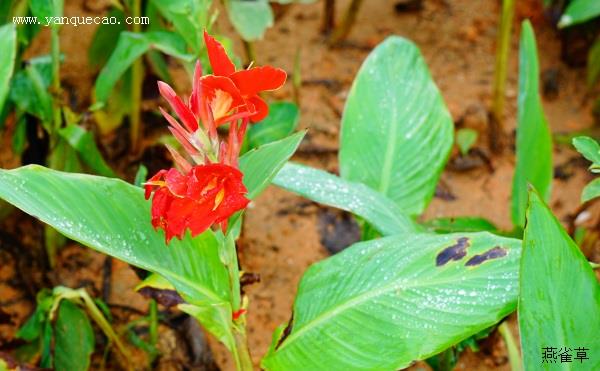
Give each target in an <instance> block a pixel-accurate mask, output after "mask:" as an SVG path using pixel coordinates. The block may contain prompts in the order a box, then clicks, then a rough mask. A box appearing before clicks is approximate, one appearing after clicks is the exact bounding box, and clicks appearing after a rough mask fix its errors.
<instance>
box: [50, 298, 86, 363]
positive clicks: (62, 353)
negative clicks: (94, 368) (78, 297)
mask: <svg viewBox="0 0 600 371" xmlns="http://www.w3.org/2000/svg"><path fill="white" fill-rule="evenodd" d="M94 343H95V341H94V330H93V329H92V324H91V323H90V320H89V318H88V316H87V314H86V313H85V311H84V310H83V309H81V308H79V307H78V306H77V305H75V304H73V303H72V302H71V301H69V300H62V301H61V303H60V307H59V309H58V317H57V318H56V323H55V324H54V368H55V369H56V370H57V371H84V370H87V369H88V368H89V366H90V356H91V355H92V353H93V352H94Z"/></svg>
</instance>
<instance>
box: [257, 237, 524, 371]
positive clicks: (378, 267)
mask: <svg viewBox="0 0 600 371" xmlns="http://www.w3.org/2000/svg"><path fill="white" fill-rule="evenodd" d="M520 244H521V243H520V241H518V240H515V239H509V238H504V237H499V236H495V235H492V234H489V233H486V232H480V233H468V234H446V235H432V234H415V233H411V234H401V235H397V236H390V237H385V238H381V239H377V240H372V241H368V242H362V243H358V244H355V245H353V246H351V247H349V248H348V249H346V250H344V251H342V252H341V253H338V254H337V255H334V256H333V257H331V258H328V259H326V260H324V261H321V262H319V263H316V264H314V265H312V266H311V267H310V268H309V269H308V270H307V271H306V273H305V274H304V277H303V278H302V280H301V281H300V284H299V287H298V294H297V297H296V299H295V301H294V311H293V320H292V323H291V328H289V329H288V330H287V331H285V332H284V333H288V335H287V337H285V338H283V339H277V338H276V339H274V340H275V343H276V344H279V345H276V346H275V347H274V348H273V349H275V350H274V351H271V352H270V353H268V354H267V355H266V357H265V358H264V359H263V362H262V366H263V367H264V368H265V369H266V370H295V369H306V370H332V369H339V370H397V369H400V368H404V367H407V366H408V365H409V364H410V363H411V362H412V361H414V360H419V359H424V358H427V357H429V356H431V355H434V354H436V353H439V352H440V351H442V350H444V349H446V348H448V347H449V346H451V345H453V344H456V343H458V342H460V341H461V340H464V339H466V338H468V337H469V336H471V335H473V334H476V333H478V332H479V331H481V330H483V329H485V328H487V327H489V326H491V325H493V324H494V323H496V322H498V321H499V320H501V319H502V318H503V317H504V316H506V315H507V314H509V313H510V312H511V311H513V310H514V309H515V307H516V302H517V291H518V271H519V263H518V262H519V258H520ZM485 257H488V259H487V260H486V259H485ZM492 257H495V258H492Z"/></svg>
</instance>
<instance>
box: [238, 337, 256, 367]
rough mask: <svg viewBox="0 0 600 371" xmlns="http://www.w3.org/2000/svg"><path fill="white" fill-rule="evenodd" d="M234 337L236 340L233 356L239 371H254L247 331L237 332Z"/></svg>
mask: <svg viewBox="0 0 600 371" xmlns="http://www.w3.org/2000/svg"><path fill="white" fill-rule="evenodd" d="M234 331H235V330H234ZM233 336H234V338H235V349H234V352H233V355H234V358H235V364H236V367H237V369H238V371H252V370H253V369H254V366H253V364H252V357H250V351H249V350H248V341H247V339H246V332H245V330H242V331H240V332H238V331H235V332H234V334H233Z"/></svg>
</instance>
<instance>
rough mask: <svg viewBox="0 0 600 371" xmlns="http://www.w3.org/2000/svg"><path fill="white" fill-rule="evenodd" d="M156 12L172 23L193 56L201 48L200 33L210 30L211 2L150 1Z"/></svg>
mask: <svg viewBox="0 0 600 371" xmlns="http://www.w3.org/2000/svg"><path fill="white" fill-rule="evenodd" d="M152 4H153V5H154V6H155V7H156V8H157V9H158V11H159V12H160V13H161V14H162V15H163V17H165V18H166V19H167V20H169V21H170V22H171V23H173V26H174V27H175V29H176V30H177V33H178V34H179V35H181V36H182V37H183V38H184V39H185V41H186V43H187V45H189V46H190V47H191V49H192V50H193V51H194V54H196V55H198V54H199V53H200V50H202V48H203V46H202V45H203V41H202V32H203V31H204V30H205V29H209V28H210V17H211V13H210V11H209V9H210V7H211V4H212V1H211V0H152Z"/></svg>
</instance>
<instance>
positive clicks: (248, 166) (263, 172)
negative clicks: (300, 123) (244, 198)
mask: <svg viewBox="0 0 600 371" xmlns="http://www.w3.org/2000/svg"><path fill="white" fill-rule="evenodd" d="M304 134H305V132H304V131H301V132H298V133H296V134H293V135H290V136H289V137H287V138H285V139H281V140H278V141H276V142H272V143H269V144H265V145H264V146H261V147H258V148H257V149H253V150H252V151H250V152H247V153H246V154H245V155H243V156H242V157H240V170H241V171H242V173H244V185H245V186H246V188H247V189H248V198H250V199H254V198H256V197H257V196H258V195H259V194H260V193H261V192H262V191H263V190H264V189H265V188H267V186H268V185H269V184H270V183H271V181H272V180H273V178H274V177H275V175H277V173H278V172H279V170H280V169H281V168H282V167H283V165H285V163H286V162H287V160H289V158H290V157H292V155H293V154H294V152H296V148H298V145H300V142H301V141H302V138H304Z"/></svg>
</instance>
